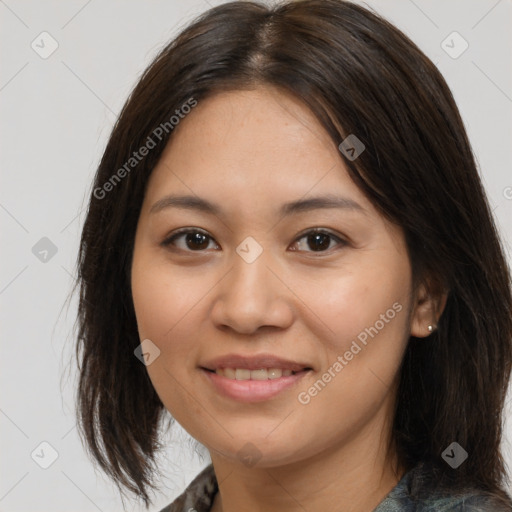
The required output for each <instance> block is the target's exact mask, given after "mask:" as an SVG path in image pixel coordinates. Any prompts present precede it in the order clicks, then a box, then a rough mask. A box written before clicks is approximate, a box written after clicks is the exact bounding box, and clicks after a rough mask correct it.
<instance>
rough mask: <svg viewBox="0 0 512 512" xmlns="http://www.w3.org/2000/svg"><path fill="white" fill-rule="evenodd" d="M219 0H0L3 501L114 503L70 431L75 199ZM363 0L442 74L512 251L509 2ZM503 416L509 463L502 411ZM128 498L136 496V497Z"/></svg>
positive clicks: (28, 505) (171, 467)
mask: <svg viewBox="0 0 512 512" xmlns="http://www.w3.org/2000/svg"><path fill="white" fill-rule="evenodd" d="M219 3H222V2H220V1H213V0H194V1H178V0H165V1H164V0H159V1H153V2H142V1H140V0H139V1H135V0H131V1H127V0H124V1H120V0H103V1H99V0H89V1H85V0H72V1H67V2H65V3H64V2H58V1H57V0H52V1H51V0H42V1H41V0H38V1H36V0H29V1H21V0H18V1H16V0H5V1H3V0H0V15H1V31H0V52H1V59H2V67H1V71H0V109H1V111H0V130H1V141H2V143H1V149H2V153H1V161H2V166H1V170H2V176H1V189H0V226H1V234H2V235H1V236H2V242H1V247H2V251H1V269H0V303H1V334H2V348H1V354H2V357H1V358H0V379H1V382H0V385H1V390H2V392H1V395H0V397H1V398H0V434H1V440H0V443H1V444H0V450H1V453H2V458H1V463H0V464H1V466H0V512H22V511H23V512H29V511H30V512H40V511H42V510H52V511H54V512H64V511H66V512H67V511H69V510H74V511H77V512H85V511H95V510H100V511H104V512H106V511H113V510H122V503H121V501H120V499H119V496H118V494H117V492H116V490H115V488H114V487H113V486H112V485H111V484H110V482H109V481H108V480H107V479H106V477H104V476H103V475H102V474H100V473H96V472H95V470H94V468H93V466H92V464H91V462H90V461H89V459H88V458H87V456H86V455H85V453H84V450H83V448H82V446H81V444H80V441H79V438H78V436H77V432H76V428H75V421H74V413H73V394H74V382H75V372H74V368H73V367H69V365H68V363H69V361H70V358H71V356H72V351H73V337H72V334H73V331H72V327H73V322H74V314H75V306H76V302H75V301H73V302H72V303H71V307H70V308H69V310H68V309H66V307H65V306H64V302H65V299H66V297H67V294H68V293H69V290H70V286H71V283H72V275H73V273H74V264H75V258H76V253H77V250H78V237H79V233H80V228H81V225H82V222H83V220H84V212H83V208H84V207H85V205H86V202H85V201H86V198H87V196H88V194H89V191H90V187H91V181H92V177H93V175H94V172H95V168H96V166H97V164H98V162H99V159H100V157H101V154H102V151H103V149H104V146H105V143H106V138H107V137H108V134H109V132H110V130H111V128H112V126H113V123H114V121H115V119H116V115H117V113H118V112H119V111H120V109H121V107H122V105H123V103H124V101H125V99H126V97H127V95H128V93H129V91H130V89H131V88H132V87H133V85H134V84H135V82H136V80H137V78H138V76H139V75H140V73H141V72H142V71H143V69H144V68H145V67H146V66H147V65H148V64H149V62H150V60H151V59H152V57H154V56H155V54H156V52H157V51H158V50H159V49H160V48H161V46H163V45H164V44H165V43H166V42H167V41H168V40H169V39H170V38H172V36H173V35H174V34H176V32H177V31H178V30H179V29H180V28H181V27H183V26H184V25H185V24H186V23H187V22H188V21H190V20H191V19H192V18H193V17H195V16H196V15H197V14H199V13H201V12H203V11H204V10H206V9H208V8H209V7H210V6H213V5H217V4H219ZM360 3H363V2H360ZM364 4H366V5H369V6H371V7H373V8H374V9H375V10H377V11H378V12H379V13H381V14H383V15H384V16H385V17H386V18H388V19H389V20H390V21H391V22H393V23H394V24H396V25H397V26H398V27H399V28H401V29H402V30H403V31H404V32H405V33H406V34H407V35H408V36H409V37H410V38H411V39H412V40H413V41H414V42H416V43H417V44H418V45H419V46H420V48H422V50H423V51H424V52H425V53H426V54H427V55H428V56H429V57H430V58H431V59H432V61H433V62H434V63H435V64H436V65H437V66H438V68H439V69H440V71H441V73H442V74H443V75H444V77H445V78H446V80H447V82H448V84H449V86H450V88H451V89H452V92H453V94H454V97H455V100H456V101H457V103H458V105H459V108H460V111H461V114H462V117H463V120H464V122H465V125H466V128H467V131H468V134H469V137H470V140H471V142H472V145H473V149H474V152H475V155H476V157H477V161H478V163H479V167H480V170H481V173H482V175H483V177H484V181H485V186H486V189H487V192H488V195H489V198H490V201H491V204H492V207H493V209H494V213H495V216H496V218H497V221H498V224H499V227H500V230H501V232H502V235H503V238H504V239H505V241H506V247H507V251H509V252H508V254H509V255H510V250H509V247H510V241H511V240H512V215H511V211H512V175H511V171H510V169H511V166H510V164H511V157H510V155H511V151H510V146H511V141H512V138H511V134H512V129H511V125H512V123H511V111H512V76H511V63H512V58H511V57H512V56H511V53H512V52H511V49H512V45H511V35H510V32H511V31H510V27H511V14H512V2H511V1H510V0H508V1H507V0H499V1H497V0H472V1H468V0H435V1H434V0H432V1H426V0H414V1H413V0H371V1H368V2H364V3H363V5H364ZM453 31H457V32H458V33H459V34H460V36H462V38H463V39H464V40H465V41H467V43H468V44H469V47H468V48H467V50H466V51H465V52H464V53H462V54H461V55H460V56H456V54H455V53H454V52H458V51H459V50H460V49H462V48H463V46H462V45H463V44H464V42H463V41H462V39H460V38H458V36H457V35H455V36H454V35H453V34H452V33H453ZM42 32H47V33H48V34H49V35H47V34H43V35H41V33H42ZM447 38H448V39H447ZM445 40H446V42H445V43H444V45H443V46H442V44H443V41H445ZM57 44H58V47H57V49H56V50H55V51H54V52H53V53H52V54H51V55H49V56H48V55H47V54H46V53H49V52H50V51H51V50H52V45H54V46H56V45H57ZM447 44H448V45H449V46H452V47H453V48H452V49H449V48H447V47H446V45H447ZM445 49H446V50H447V51H448V52H449V53H450V52H451V54H452V55H450V54H449V53H447V51H445ZM43 57H44V58H43ZM454 57H456V58H454ZM425 200H428V198H425ZM41 239H44V240H43V241H41ZM47 239H48V240H47ZM34 247H35V248H34ZM44 251H48V252H46V253H45V252H44ZM509 260H510V256H509ZM509 396H510V395H509ZM507 415H508V418H510V417H511V415H512V414H511V411H510V400H509V403H508V405H507ZM506 427H507V429H506V438H505V440H504V441H505V442H504V449H505V453H506V457H507V462H508V464H509V466H512V450H511V447H510V441H511V440H512V425H511V421H510V420H507V425H506ZM188 440H189V438H188V436H187V435H186V434H185V433H184V432H183V431H182V430H180V429H179V428H178V427H176V429H175V432H174V434H173V435H172V438H171V439H169V450H168V452H167V453H166V454H165V457H164V458H163V460H162V469H163V472H164V476H163V477H162V484H163V485H164V486H165V487H164V488H163V492H162V494H160V495H158V496H157V498H156V500H155V504H154V506H153V507H152V508H151V509H150V510H152V511H157V510H159V509H160V508H161V507H163V506H164V505H166V504H168V503H169V502H170V501H171V500H172V499H173V498H174V497H175V496H177V495H178V494H179V493H180V492H181V491H182V490H183V489H184V487H185V486H186V484H187V483H188V482H189V481H190V480H191V479H192V478H193V477H194V476H195V475H196V474H197V472H198V471H199V470H200V469H201V468H202V467H204V466H205V465H206V464H207V463H208V462H209V460H208V458H205V459H204V460H202V461H201V460H200V459H199V458H198V457H197V456H196V455H194V454H193V451H192V450H191V448H190V446H191V445H190V443H189V442H188ZM41 443H48V444H43V445H41ZM470 456H471V454H470ZM54 458H55V460H54V461H53V459H54ZM52 461H53V463H52V464H51V465H50V466H49V467H48V468H47V469H43V468H42V467H41V465H43V466H44V465H47V464H49V463H50V462H52ZM127 510H133V511H135V510H145V509H144V508H143V507H141V506H138V505H137V504H136V503H135V502H134V503H127Z"/></svg>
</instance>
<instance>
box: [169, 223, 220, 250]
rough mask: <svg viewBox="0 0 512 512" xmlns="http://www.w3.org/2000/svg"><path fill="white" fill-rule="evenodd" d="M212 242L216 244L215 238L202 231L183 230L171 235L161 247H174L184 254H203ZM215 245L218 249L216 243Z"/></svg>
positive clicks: (194, 229)
mask: <svg viewBox="0 0 512 512" xmlns="http://www.w3.org/2000/svg"><path fill="white" fill-rule="evenodd" d="M210 242H214V240H213V238H212V237H211V236H210V235H209V234H208V233H206V232H205V231H203V230H202V229H198V228H182V229H179V230H178V231H175V232H174V233H171V234H170V235H169V236H168V237H167V238H166V239H165V240H164V241H163V242H162V244H161V245H163V246H164V247H169V246H174V247H176V248H177V249H179V250H180V251H184V252H202V251H204V250H206V249H208V245H209V243H210ZM215 245H216V246H217V247H218V245H217V243H216V242H215Z"/></svg>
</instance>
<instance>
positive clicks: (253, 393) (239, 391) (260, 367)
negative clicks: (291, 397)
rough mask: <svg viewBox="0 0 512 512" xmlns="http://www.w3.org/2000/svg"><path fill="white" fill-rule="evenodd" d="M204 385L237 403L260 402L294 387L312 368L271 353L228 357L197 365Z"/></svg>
mask: <svg viewBox="0 0 512 512" xmlns="http://www.w3.org/2000/svg"><path fill="white" fill-rule="evenodd" d="M200 369H201V373H202V374H203V375H204V377H206V382H208V383H209V384H210V385H212V386H213V389H215V390H216V391H217V392H218V393H220V394H221V395H223V396H224V397H228V398H230V399H232V400H236V401H238V402H262V401H266V400H270V399H273V398H274V397H277V396H278V395H280V394H281V393H282V392H284V391H285V390H287V389H292V388H293V387H294V386H297V384H298V382H299V381H301V380H302V379H303V378H304V377H305V376H306V375H308V374H309V372H310V370H313V368H312V367H311V366H310V365H309V364H308V363H303V362H298V361H291V360H288V359H283V358H281V357H277V356H274V355H271V354H259V355H254V356H243V355H239V354H230V355H226V356H222V357H218V358H215V359H211V360H209V361H206V362H204V363H203V364H201V365H200Z"/></svg>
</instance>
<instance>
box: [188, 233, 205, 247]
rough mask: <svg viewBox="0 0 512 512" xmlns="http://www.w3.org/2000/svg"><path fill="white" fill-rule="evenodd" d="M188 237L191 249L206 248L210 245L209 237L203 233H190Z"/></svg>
mask: <svg viewBox="0 0 512 512" xmlns="http://www.w3.org/2000/svg"><path fill="white" fill-rule="evenodd" d="M186 238H187V246H188V248H189V249H192V250H194V249H206V247H208V240H207V238H208V237H207V236H206V235H203V234H202V233H188V234H187V237H186ZM201 242H202V243H201Z"/></svg>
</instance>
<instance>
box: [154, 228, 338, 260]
mask: <svg viewBox="0 0 512 512" xmlns="http://www.w3.org/2000/svg"><path fill="white" fill-rule="evenodd" d="M190 233H199V234H201V235H204V236H206V237H208V238H209V239H210V240H211V241H214V239H213V238H212V237H211V236H210V235H209V234H208V233H207V232H206V231H203V230H202V229H199V228H182V229H179V230H178V231H175V232H174V233H171V235H169V236H168V237H167V238H166V239H165V240H164V241H163V242H162V244H161V245H162V246H164V247H169V246H171V245H174V242H175V241H176V240H177V239H178V238H179V237H180V236H182V235H187V234H190ZM317 234H320V235H327V236H328V237H330V238H331V239H333V240H335V241H337V242H338V245H340V246H341V247H344V246H346V245H348V242H346V241H345V240H343V239H342V238H340V237H339V236H337V235H335V234H334V233H332V232H331V231H329V230H325V229H321V228H313V229H310V230H308V231H306V232H304V233H301V234H300V235H299V236H298V237H297V238H296V239H295V241H294V242H293V244H296V243H297V242H299V241H300V240H301V239H303V238H306V237H308V236H309V235H317ZM215 243H216V242H215ZM217 245H218V244H217ZM177 250H178V251H182V252H189V253H201V252H205V249H200V250H197V251H193V250H190V249H177ZM331 251H332V248H330V249H327V250H325V251H305V252H308V253H313V254H315V253H316V254H326V253H330V252H331ZM297 252H300V251H298V250H297Z"/></svg>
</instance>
